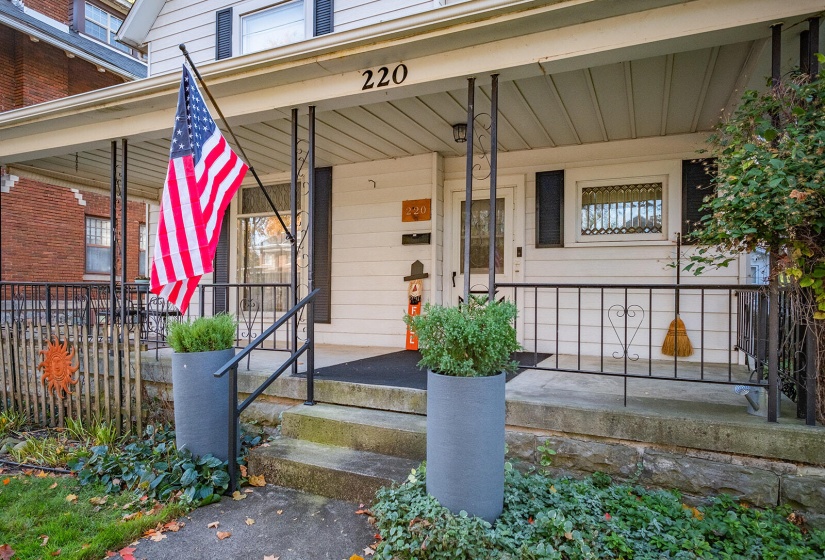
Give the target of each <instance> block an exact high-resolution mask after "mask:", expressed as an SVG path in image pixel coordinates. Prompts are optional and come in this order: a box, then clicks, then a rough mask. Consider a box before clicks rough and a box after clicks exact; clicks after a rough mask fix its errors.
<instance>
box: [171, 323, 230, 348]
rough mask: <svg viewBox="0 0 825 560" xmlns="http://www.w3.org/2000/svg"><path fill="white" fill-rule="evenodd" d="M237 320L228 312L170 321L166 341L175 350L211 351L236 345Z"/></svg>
mask: <svg viewBox="0 0 825 560" xmlns="http://www.w3.org/2000/svg"><path fill="white" fill-rule="evenodd" d="M236 327H237V322H236V321H235V319H234V318H233V317H232V316H231V315H228V314H226V313H221V314H218V315H215V316H214V317H200V318H198V319H195V320H194V321H191V320H187V321H182V322H180V323H178V322H170V323H169V334H168V335H167V337H166V341H167V342H168V343H169V346H171V347H172V349H173V350H174V351H175V352H179V353H182V352H209V351H212V350H226V349H228V348H233V347H234V346H235V328H236Z"/></svg>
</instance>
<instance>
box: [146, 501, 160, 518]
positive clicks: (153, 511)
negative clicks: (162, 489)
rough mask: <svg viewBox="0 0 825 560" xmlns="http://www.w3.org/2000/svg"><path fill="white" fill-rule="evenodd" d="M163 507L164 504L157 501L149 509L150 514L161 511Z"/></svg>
mask: <svg viewBox="0 0 825 560" xmlns="http://www.w3.org/2000/svg"><path fill="white" fill-rule="evenodd" d="M162 509H163V504H162V503H160V502H158V503H156V504H155V505H154V506H153V507H152V509H151V510H149V515H157V514H158V513H160V510H162Z"/></svg>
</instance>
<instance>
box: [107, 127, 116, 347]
mask: <svg viewBox="0 0 825 560" xmlns="http://www.w3.org/2000/svg"><path fill="white" fill-rule="evenodd" d="M109 179H110V185H109V248H110V250H111V254H110V259H111V262H110V272H109V336H110V337H111V338H112V340H114V337H115V312H116V311H117V293H116V292H115V290H116V289H117V288H116V285H115V275H116V274H117V250H116V249H117V140H112V149H111V171H110V177H109Z"/></svg>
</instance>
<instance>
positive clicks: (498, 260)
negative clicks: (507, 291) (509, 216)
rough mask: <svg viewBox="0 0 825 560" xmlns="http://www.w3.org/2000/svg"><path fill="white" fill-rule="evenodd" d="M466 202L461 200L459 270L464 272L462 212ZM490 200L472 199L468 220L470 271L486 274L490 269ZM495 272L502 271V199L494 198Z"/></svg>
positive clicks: (499, 272) (500, 272)
mask: <svg viewBox="0 0 825 560" xmlns="http://www.w3.org/2000/svg"><path fill="white" fill-rule="evenodd" d="M466 208H467V202H466V201H464V200H462V201H461V216H460V219H461V240H460V241H461V251H460V264H459V267H460V270H461V274H464V232H465V228H464V212H465V209H466ZM490 237H491V236H490V200H489V199H486V200H473V202H472V207H471V222H470V273H471V274H488V273H489V270H490ZM495 244H496V256H495V267H496V270H495V271H496V274H502V273H503V272H504V199H503V198H496V232H495Z"/></svg>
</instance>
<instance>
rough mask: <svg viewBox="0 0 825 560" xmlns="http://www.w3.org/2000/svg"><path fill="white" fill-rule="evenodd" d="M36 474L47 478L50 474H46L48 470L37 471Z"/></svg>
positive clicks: (38, 476)
mask: <svg viewBox="0 0 825 560" xmlns="http://www.w3.org/2000/svg"><path fill="white" fill-rule="evenodd" d="M34 476H36V477H37V478H46V477H47V476H49V475H48V474H46V471H37V474H35V475H34Z"/></svg>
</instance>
